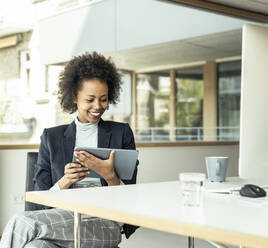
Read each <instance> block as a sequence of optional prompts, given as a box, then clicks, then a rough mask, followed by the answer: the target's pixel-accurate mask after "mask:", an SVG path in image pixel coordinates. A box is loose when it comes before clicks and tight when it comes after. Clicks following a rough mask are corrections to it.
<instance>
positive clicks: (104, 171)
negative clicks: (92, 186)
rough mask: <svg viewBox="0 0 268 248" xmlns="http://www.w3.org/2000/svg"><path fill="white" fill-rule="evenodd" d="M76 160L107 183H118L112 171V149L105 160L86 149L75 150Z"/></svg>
mask: <svg viewBox="0 0 268 248" xmlns="http://www.w3.org/2000/svg"><path fill="white" fill-rule="evenodd" d="M74 155H75V156H76V160H77V161H78V162H79V163H80V164H81V165H82V166H85V167H87V168H89V169H91V170H93V171H95V172H96V173H98V174H99V175H100V176H102V177H103V178H104V180H105V181H106V182H107V183H108V185H119V184H120V181H119V178H118V177H117V175H116V173H115V171H114V151H112V152H111V153H110V156H109V158H108V159H106V160H102V159H99V158H97V157H95V156H93V155H92V154H90V153H88V152H86V151H75V152H74Z"/></svg>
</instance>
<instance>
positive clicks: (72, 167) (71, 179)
mask: <svg viewBox="0 0 268 248" xmlns="http://www.w3.org/2000/svg"><path fill="white" fill-rule="evenodd" d="M89 173H90V172H89V171H88V168H85V167H83V166H81V165H80V164H77V163H68V164H66V165H65V167H64V176H63V177H62V178H61V179H60V180H59V182H58V184H59V187H60V189H68V188H70V186H71V185H72V184H73V183H76V182H78V181H80V180H82V179H84V178H85V177H86V176H87V175H88V174H89Z"/></svg>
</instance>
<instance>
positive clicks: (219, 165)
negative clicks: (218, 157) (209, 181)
mask: <svg viewBox="0 0 268 248" xmlns="http://www.w3.org/2000/svg"><path fill="white" fill-rule="evenodd" d="M220 167H221V163H220V161H217V162H216V176H219V175H220Z"/></svg>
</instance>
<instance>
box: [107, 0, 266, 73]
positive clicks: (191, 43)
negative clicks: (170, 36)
mask: <svg viewBox="0 0 268 248" xmlns="http://www.w3.org/2000/svg"><path fill="white" fill-rule="evenodd" d="M182 1H183V0H182ZM168 2H175V4H178V3H177V2H180V0H178V1H177V0H174V1H168ZM183 2H184V1H183ZM185 2H187V3H188V2H192V3H194V2H202V4H203V2H211V3H217V4H218V3H220V4H225V5H228V6H230V7H234V8H239V9H243V10H247V11H254V12H258V13H261V14H262V15H263V14H265V16H266V14H267V15H268V0H235V1H233V0H209V1H200V0H191V1H185ZM241 50H242V29H239V30H232V31H228V32H223V33H215V34H210V35H206V36H201V37H195V38H191V39H185V40H176V41H171V42H166V43H161V44H156V45H151V46H146V47H140V48H135V49H130V50H125V51H119V52H116V53H111V54H107V55H109V56H112V58H113V60H114V61H115V63H116V64H117V66H118V67H119V68H121V69H126V70H134V71H150V70H159V69H165V68H172V67H179V66H181V65H185V64H194V63H200V62H204V61H208V60H216V59H222V58H228V57H229V58H230V57H236V56H241Z"/></svg>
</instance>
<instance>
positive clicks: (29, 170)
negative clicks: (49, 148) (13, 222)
mask: <svg viewBox="0 0 268 248" xmlns="http://www.w3.org/2000/svg"><path fill="white" fill-rule="evenodd" d="M37 157H38V152H28V153H27V167H26V185H25V191H26V192H27V191H34V183H33V177H34V172H35V165H36V162H37ZM24 210H25V211H30V210H35V207H34V204H32V203H30V202H25V208H24Z"/></svg>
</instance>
